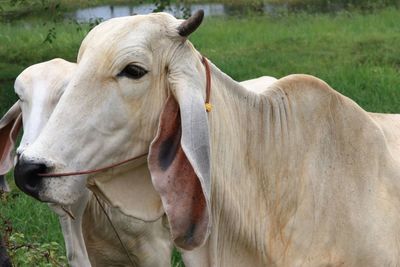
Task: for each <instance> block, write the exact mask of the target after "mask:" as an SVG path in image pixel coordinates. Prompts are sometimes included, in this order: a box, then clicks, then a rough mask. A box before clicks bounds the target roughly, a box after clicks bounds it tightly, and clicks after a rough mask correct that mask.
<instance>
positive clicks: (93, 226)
mask: <svg viewBox="0 0 400 267" xmlns="http://www.w3.org/2000/svg"><path fill="white" fill-rule="evenodd" d="M75 69H76V64H75V63H70V62H68V61H65V60H62V59H54V60H51V61H48V62H44V63H40V64H37V65H34V66H31V67H29V68H27V69H26V70H25V71H23V72H22V73H21V74H20V75H19V76H18V78H17V80H16V84H15V88H16V92H17V94H18V96H19V98H20V102H19V107H20V108H21V109H22V118H23V121H24V134H23V136H22V140H21V143H20V145H19V147H18V149H17V152H18V154H21V153H22V152H23V151H24V150H25V149H26V147H28V146H29V144H31V143H32V142H33V141H34V140H35V139H36V138H37V136H38V135H39V133H40V131H41V130H42V128H43V127H44V125H45V124H46V122H47V120H48V118H49V116H50V115H51V113H52V112H53V110H54V108H55V107H56V104H57V103H58V100H59V98H60V97H61V95H62V93H63V92H64V89H65V87H66V86H67V84H68V82H69V80H70V79H71V77H72V75H73V73H74V71H75ZM274 81H276V79H275V78H273V77H269V76H263V77H260V78H257V79H253V80H248V81H243V82H242V84H243V86H245V87H247V88H248V89H249V90H253V91H257V90H258V91H260V90H264V89H265V88H267V87H268V85H270V84H271V83H273V82H274ZM11 111H12V110H11ZM19 112H20V111H19V110H18V109H15V114H18V113H19ZM7 171H8V170H7ZM4 182H5V180H4ZM134 182H135V183H136V188H137V182H138V181H137V180H135V181H134ZM107 186H108V185H107ZM129 190H130V191H131V192H132V191H133V190H135V188H133V189H129ZM139 190H140V191H142V192H143V191H144V192H146V193H147V194H148V193H149V192H148V191H146V189H144V188H143V187H141V188H139ZM140 191H137V192H133V193H132V194H133V195H135V193H136V195H137V194H140ZM100 193H101V192H100ZM87 194H88V195H85V196H84V197H82V198H81V200H80V201H79V203H77V205H74V206H71V207H69V208H68V209H69V211H70V212H71V213H72V214H73V215H74V216H75V219H74V220H72V219H71V217H70V216H69V215H68V214H66V213H65V211H64V210H63V209H61V207H59V206H57V205H51V207H52V209H53V210H54V211H56V212H57V213H58V215H59V216H60V224H61V229H62V231H63V236H64V239H65V243H66V249H67V255H68V261H69V264H70V265H71V266H88V265H89V264H90V263H89V261H88V256H87V254H89V258H90V262H91V263H92V266H109V265H110V264H111V265H112V264H115V263H118V264H121V263H124V262H125V264H126V265H129V262H127V260H128V259H127V257H126V254H125V251H124V249H123V248H121V245H120V244H119V241H118V240H117V239H116V238H115V233H114V232H113V230H112V228H111V226H110V225H109V222H108V220H107V218H106V217H105V216H104V214H103V211H102V210H101V208H100V206H99V205H98V203H97V201H96V199H95V198H94V197H93V196H92V195H90V194H89V191H87ZM134 197H135V196H134ZM87 199H88V200H87ZM129 201H133V202H134V201H135V199H134V198H133V199H132V198H130V199H129ZM131 203H132V202H131ZM139 204H140V203H139ZM104 205H105V204H104ZM105 206H106V208H107V212H108V213H109V214H110V216H112V219H113V223H114V224H116V225H117V230H118V232H119V233H120V234H122V237H123V239H124V243H126V244H130V246H129V248H130V251H132V252H134V253H133V255H131V256H132V258H134V259H136V260H137V261H139V266H147V265H152V264H156V265H157V266H167V265H168V264H169V263H168V262H169V261H168V259H169V258H168V257H169V256H170V249H171V247H170V245H168V243H166V242H165V240H164V239H166V238H168V235H167V233H166V228H165V227H159V226H160V224H159V223H153V224H150V223H147V224H144V223H143V222H142V221H139V220H132V219H131V218H130V217H127V216H125V215H123V214H122V213H121V212H119V211H118V209H112V208H109V207H107V205H105ZM85 208H86V209H85ZM83 211H84V213H83ZM94 222H95V223H94ZM82 223H83V228H82ZM157 235H158V236H160V237H162V238H161V239H160V240H159V242H160V241H161V242H160V244H158V245H154V244H152V243H151V242H149V241H148V240H146V239H149V238H150V237H151V238H152V239H154V240H157V238H154V236H157ZM143 237H145V238H143ZM84 240H85V242H84ZM85 243H86V245H85ZM153 243H154V242H153ZM149 246H154V249H152V248H149ZM152 250H157V252H154V251H153V252H151V251H152ZM86 251H87V253H86ZM145 253H146V254H152V253H154V255H155V254H157V255H158V257H155V258H156V259H157V258H163V259H166V261H163V262H157V263H155V261H154V260H153V261H152V260H147V261H149V262H150V263H148V264H147V265H146V264H145V261H144V260H143V258H144V257H145V256H143V254H145ZM110 259H112V260H110Z"/></svg>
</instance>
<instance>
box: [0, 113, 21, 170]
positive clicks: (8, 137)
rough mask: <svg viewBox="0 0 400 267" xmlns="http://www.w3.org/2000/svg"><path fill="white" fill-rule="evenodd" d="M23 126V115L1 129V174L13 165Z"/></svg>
mask: <svg viewBox="0 0 400 267" xmlns="http://www.w3.org/2000/svg"><path fill="white" fill-rule="evenodd" d="M21 126H22V116H21V115H19V116H18V117H17V118H15V119H13V120H12V121H10V122H9V123H8V124H7V125H6V126H5V127H4V128H2V129H0V155H1V158H0V174H1V175H2V174H5V173H7V172H8V171H9V170H10V169H11V168H12V167H13V159H12V156H13V149H14V143H15V140H16V139H17V137H18V133H19V130H20V129H21Z"/></svg>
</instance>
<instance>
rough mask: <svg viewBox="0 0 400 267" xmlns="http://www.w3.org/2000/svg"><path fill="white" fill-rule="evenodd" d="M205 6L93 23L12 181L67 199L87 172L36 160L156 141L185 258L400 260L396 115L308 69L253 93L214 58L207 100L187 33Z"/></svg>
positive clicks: (78, 162) (101, 161) (159, 174)
mask: <svg viewBox="0 0 400 267" xmlns="http://www.w3.org/2000/svg"><path fill="white" fill-rule="evenodd" d="M202 17H203V13H202V12H197V13H196V14H194V15H193V16H192V17H191V18H189V19H188V20H186V21H181V20H177V19H175V18H174V17H172V16H171V15H168V14H165V13H160V14H152V15H147V16H132V17H124V18H117V19H112V20H109V21H107V22H104V23H101V24H100V25H98V26H97V27H96V28H94V29H93V30H92V31H91V32H90V33H89V34H88V36H87V37H86V38H85V40H84V41H83V43H82V45H81V48H80V51H79V55H78V68H77V70H76V74H75V75H74V77H73V79H72V80H71V81H70V83H69V84H68V86H67V88H66V90H65V93H64V95H63V97H62V98H61V100H60V102H59V104H58V105H57V108H56V109H55V111H54V113H53V114H52V116H51V117H50V119H49V121H48V124H47V125H46V127H45V128H44V130H43V131H42V133H41V134H40V136H39V137H38V138H37V140H36V141H35V142H34V143H33V144H32V145H30V146H29V147H28V148H27V149H26V150H25V151H24V153H23V154H22V155H21V157H20V158H19V161H18V163H17V166H16V169H15V180H16V183H17V184H18V185H19V186H20V187H21V188H22V189H23V190H24V191H25V192H27V193H29V194H31V195H33V196H34V197H36V198H37V199H39V200H41V201H48V202H53V203H57V204H58V205H68V204H71V203H74V202H75V201H76V200H77V199H79V198H80V197H81V195H82V188H84V186H85V183H86V180H87V176H86V175H75V176H70V177H64V178H60V177H58V176H57V175H56V174H53V176H54V177H50V178H42V177H41V176H40V175H38V173H42V172H48V173H49V172H55V173H57V172H68V171H76V170H81V169H93V168H97V167H101V166H104V165H108V164H110V163H113V162H118V161H122V160H124V159H126V158H130V157H132V156H135V155H142V154H143V153H146V152H149V156H148V165H149V169H150V173H151V178H152V182H153V185H154V187H155V189H156V190H157V192H158V193H159V194H160V196H161V199H162V202H163V208H164V210H165V212H166V214H167V216H168V221H169V226H170V231H171V236H172V239H173V241H174V243H175V244H176V245H177V246H178V247H180V248H181V249H182V250H183V252H184V255H183V257H184V260H185V263H186V264H187V266H268V265H274V266H300V265H304V266H339V265H343V266H397V265H400V256H399V255H400V247H399V245H398V236H399V234H400V225H399V224H398V222H399V221H400V213H399V212H398V207H399V205H400V160H399V158H400V157H399V156H400V155H398V151H399V150H398V148H392V146H393V145H395V144H394V143H393V140H396V138H397V136H398V135H399V134H398V133H396V132H395V131H396V129H397V128H395V125H396V124H395V120H396V118H398V117H396V116H394V117H390V118H388V119H387V120H388V121H389V122H383V121H380V122H377V120H379V118H378V117H379V116H374V115H372V114H369V113H367V112H365V111H364V110H363V109H361V108H360V107H359V106H358V105H357V104H356V103H354V102H353V101H351V100H350V99H348V98H346V97H344V96H343V95H341V94H339V93H338V92H336V91H334V90H333V89H332V88H330V87H329V86H328V85H327V84H326V83H324V82H323V81H321V80H319V79H317V78H315V77H312V76H307V75H291V76H288V77H285V78H282V79H280V80H278V81H276V82H275V83H273V84H272V85H271V86H270V87H269V88H268V90H266V91H264V92H262V93H259V94H256V93H254V92H252V91H249V90H247V89H245V88H244V87H243V86H242V85H240V84H239V83H237V82H235V81H234V80H232V79H231V78H230V77H228V76H227V75H226V74H224V73H223V72H222V71H220V70H219V69H218V68H217V67H216V66H214V65H212V64H211V71H210V76H211V81H212V83H211V92H210V95H211V103H212V104H213V108H212V110H211V112H210V113H207V112H206V110H205V106H204V102H205V100H206V76H207V75H206V71H205V68H204V66H203V63H202V57H201V55H200V54H199V53H198V52H197V51H196V50H195V49H194V47H193V46H192V45H191V43H190V42H189V41H188V40H187V37H188V35H189V34H190V33H191V32H193V31H194V30H195V29H196V28H197V27H198V26H199V25H200V23H201V20H202ZM208 107H209V106H208ZM396 127H397V126H396ZM397 140H398V139H397ZM29 177H35V179H33V180H29V181H28V178H29ZM125 193H126V192H125ZM143 201H145V200H144V199H143Z"/></svg>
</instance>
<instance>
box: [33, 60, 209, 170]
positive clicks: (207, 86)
mask: <svg viewBox="0 0 400 267" xmlns="http://www.w3.org/2000/svg"><path fill="white" fill-rule="evenodd" d="M201 62H202V63H203V65H204V68H205V71H206V99H205V103H204V105H205V109H206V111H207V112H210V111H211V110H212V105H211V103H210V95H211V70H210V64H209V63H208V59H207V58H206V57H204V56H202V58H201ZM147 154H148V153H145V154H141V155H139V156H134V157H132V158H128V159H126V160H123V161H120V162H117V163H113V164H110V165H107V166H105V167H101V168H98V169H93V170H84V171H75V172H60V173H39V174H38V176H40V177H65V176H74V175H85V174H95V173H99V172H103V171H106V170H108V169H112V168H115V167H118V166H121V165H124V164H126V163H128V162H131V161H135V160H138V159H140V158H142V157H145V156H147Z"/></svg>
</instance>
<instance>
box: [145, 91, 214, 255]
mask: <svg viewBox="0 0 400 267" xmlns="http://www.w3.org/2000/svg"><path fill="white" fill-rule="evenodd" d="M181 134H182V130H181V119H180V111H179V106H178V103H177V102H176V100H175V98H174V97H173V96H169V97H168V99H167V102H166V104H165V107H164V110H163V112H162V113H161V116H160V124H159V129H158V136H157V137H156V138H155V140H154V141H153V143H152V145H151V147H150V153H149V169H150V172H151V175H152V180H153V185H154V187H155V189H156V190H157V192H158V193H159V194H160V196H161V200H162V202H163V206H164V209H165V212H166V214H167V216H168V220H169V223H170V226H171V234H172V237H173V239H174V242H175V244H176V245H177V246H179V247H181V248H183V249H193V248H195V247H197V246H199V245H201V244H202V243H203V242H204V236H205V233H206V232H207V225H208V219H209V218H208V213H207V207H206V199H205V196H204V193H203V190H202V187H201V184H200V181H199V178H198V177H197V175H196V173H195V171H194V169H193V167H192V165H191V164H190V162H189V160H188V159H187V157H186V155H185V153H184V151H183V149H182V146H181Z"/></svg>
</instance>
